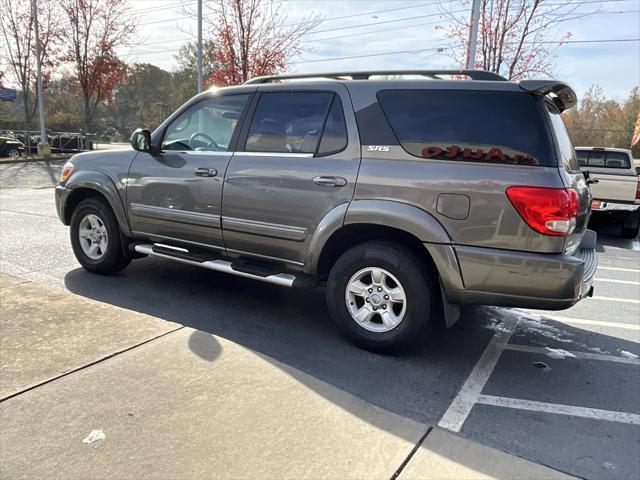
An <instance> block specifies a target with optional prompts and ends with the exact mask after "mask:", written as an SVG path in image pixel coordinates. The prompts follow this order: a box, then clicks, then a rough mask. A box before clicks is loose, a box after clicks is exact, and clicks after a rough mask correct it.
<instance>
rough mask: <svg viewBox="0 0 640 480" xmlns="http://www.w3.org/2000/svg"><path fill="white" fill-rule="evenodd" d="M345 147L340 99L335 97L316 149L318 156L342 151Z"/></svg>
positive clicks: (344, 130) (345, 138) (344, 131)
mask: <svg viewBox="0 0 640 480" xmlns="http://www.w3.org/2000/svg"><path fill="white" fill-rule="evenodd" d="M346 146H347V126H346V125H345V120H344V111H343V110H342V102H341V101H340V97H338V96H337V95H335V96H334V97H333V103H332V104H331V110H329V115H328V117H327V121H326V123H325V124H324V130H323V131H322V140H320V147H318V155H331V154H332V153H337V152H340V151H342V150H344V149H345V148H346Z"/></svg>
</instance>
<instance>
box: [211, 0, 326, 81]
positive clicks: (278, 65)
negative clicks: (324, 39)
mask: <svg viewBox="0 0 640 480" xmlns="http://www.w3.org/2000/svg"><path fill="white" fill-rule="evenodd" d="M213 3H214V4H215V7H214V13H213V15H212V17H211V18H210V19H209V23H210V24H211V25H212V26H213V43H214V45H215V51H214V59H215V63H216V64H217V69H216V70H214V72H213V73H212V75H211V78H210V79H209V82H208V83H212V84H215V85H235V84H239V83H243V82H245V81H247V80H248V79H249V78H252V77H257V76H262V75H273V74H276V73H278V72H280V71H282V70H283V69H284V68H285V66H286V64H287V61H288V60H289V59H290V58H291V57H292V56H293V55H296V54H298V53H300V52H301V51H302V49H301V46H300V37H301V36H302V35H303V34H304V33H306V32H307V31H309V30H310V29H312V28H314V27H315V26H316V25H317V23H318V21H317V19H315V18H314V17H309V18H306V19H303V20H302V21H301V22H300V23H298V24H296V25H289V26H286V25H285V20H286V16H285V15H283V13H282V11H281V9H280V5H279V4H276V3H274V2H273V1H271V0H215V1H214V2H213Z"/></svg>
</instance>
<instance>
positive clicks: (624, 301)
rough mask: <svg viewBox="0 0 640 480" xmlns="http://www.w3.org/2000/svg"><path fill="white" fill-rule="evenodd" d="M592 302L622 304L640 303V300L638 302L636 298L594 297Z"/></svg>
mask: <svg viewBox="0 0 640 480" xmlns="http://www.w3.org/2000/svg"><path fill="white" fill-rule="evenodd" d="M591 300H604V301H607V302H621V303H640V300H636V299H635V298H617V297H600V296H593V297H591Z"/></svg>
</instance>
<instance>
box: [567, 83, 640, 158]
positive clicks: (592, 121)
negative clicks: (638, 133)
mask: <svg viewBox="0 0 640 480" xmlns="http://www.w3.org/2000/svg"><path fill="white" fill-rule="evenodd" d="M639 114H640V87H635V88H633V90H631V92H630V93H629V96H628V97H627V98H626V99H625V100H624V101H623V102H622V103H620V102H617V101H615V100H612V99H609V98H606V97H605V95H604V93H603V91H602V88H600V87H599V86H593V87H591V88H590V89H589V90H587V92H586V93H585V94H584V95H583V97H582V98H581V99H580V102H579V103H578V106H577V108H573V109H571V110H570V111H568V112H566V113H565V114H563V118H564V121H565V124H566V125H567V129H568V130H569V134H570V135H571V141H572V142H573V144H574V145H585V146H595V147H617V148H627V149H628V148H630V145H631V137H632V136H633V130H634V127H635V122H636V120H637V118H638V115H639ZM633 152H634V155H635V156H640V144H637V145H636V146H635V148H634V149H633Z"/></svg>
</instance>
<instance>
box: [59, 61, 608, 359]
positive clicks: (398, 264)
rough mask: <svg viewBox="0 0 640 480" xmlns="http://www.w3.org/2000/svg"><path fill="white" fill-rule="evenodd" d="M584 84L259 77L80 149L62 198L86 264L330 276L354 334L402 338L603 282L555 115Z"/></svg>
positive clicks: (582, 187) (280, 277) (304, 278)
mask: <svg viewBox="0 0 640 480" xmlns="http://www.w3.org/2000/svg"><path fill="white" fill-rule="evenodd" d="M389 76H393V79H392V80H390V79H388V77H389ZM402 76H409V77H410V78H399V77H402ZM462 76H465V77H467V78H468V80H459V79H453V78H451V77H462ZM312 77H313V78H312ZM380 77H382V78H380ZM385 77H387V79H385ZM575 102H576V97H575V94H574V92H573V91H572V90H571V88H570V87H568V86H567V85H566V84H564V83H561V82H558V81H553V80H540V81H538V80H530V81H522V82H520V83H513V82H508V81H506V80H505V79H504V78H502V77H500V76H499V75H496V74H493V73H490V72H485V71H478V70H470V71H450V70H443V71H424V70H421V71H410V72H396V71H393V72H390V71H382V72H379V71H375V72H340V73H327V74H314V75H290V76H279V77H261V78H256V79H253V80H250V81H248V82H247V83H245V84H244V85H241V86H237V87H229V88H221V89H217V90H211V91H207V92H204V93H201V94H199V95H197V96H196V97H194V98H193V99H192V100H190V101H189V102H187V103H186V104H185V105H184V106H183V107H181V108H180V109H178V110H177V111H176V112H175V113H174V114H173V115H171V116H170V117H169V118H168V119H167V120H166V121H165V122H164V123H162V125H160V126H159V127H158V128H157V129H156V130H155V131H154V132H153V133H151V132H149V131H148V130H143V129H139V130H136V132H134V133H133V135H132V136H131V145H132V147H133V150H128V151H105V152H91V153H83V154H80V155H76V156H74V157H73V158H72V159H71V160H70V162H69V163H67V165H65V167H64V170H63V173H62V179H61V182H60V184H59V185H58V186H57V188H56V204H57V209H58V214H59V216H60V219H61V220H62V222H63V223H64V224H65V225H70V226H71V229H70V230H71V232H70V233H71V244H72V246H73V250H74V253H75V255H76V258H77V259H78V261H79V262H80V264H81V265H82V266H83V267H84V268H85V269H87V270H89V271H91V272H95V273H101V274H113V273H116V272H118V271H120V270H122V269H123V268H125V267H126V266H127V265H128V264H129V262H130V261H131V260H132V259H134V258H139V257H142V256H147V255H149V256H155V257H161V258H165V259H167V260H173V261H176V262H182V263H186V264H188V265H193V266H197V267H202V268H207V269H210V270H216V271H221V272H226V273H230V274H233V275H239V276H243V277H248V278H251V279H254V280H260V281H264V282H269V283H274V284H277V285H281V286H283V287H292V288H300V287H312V286H315V285H318V284H321V283H325V282H326V293H327V304H328V309H329V312H330V315H331V317H332V318H333V320H334V321H335V322H336V323H337V324H338V325H339V326H340V327H341V328H342V329H343V331H344V332H345V333H346V334H347V335H348V337H349V338H351V339H352V340H353V341H355V342H356V343H357V344H359V345H361V346H364V347H365V348H369V349H374V350H389V349H398V348H404V347H407V346H409V345H410V344H414V343H416V342H420V341H421V339H422V337H423V335H424V334H425V333H426V332H427V331H428V330H429V329H430V327H432V326H433V325H434V324H435V323H436V322H437V321H439V320H442V319H444V321H445V323H446V324H447V325H451V324H452V323H453V322H454V321H455V320H456V319H457V317H458V315H459V306H460V305H461V304H484V305H500V306H507V307H529V308H538V309H549V310H559V309H565V308H568V307H570V306H571V305H574V304H575V303H576V302H578V301H579V300H580V299H582V298H583V297H585V296H587V295H590V294H591V293H592V290H593V289H592V280H593V276H594V273H595V269H596V264H597V261H596V255H595V234H594V233H593V232H591V231H588V230H587V229H586V226H587V222H588V219H589V215H590V204H591V196H590V194H589V189H588V188H587V184H586V182H585V179H584V177H583V175H582V173H581V172H580V168H579V166H578V163H577V160H576V156H575V152H574V149H573V147H572V145H571V142H570V140H569V137H568V135H567V131H566V130H565V127H564V125H563V122H562V119H561V117H560V113H561V112H562V111H563V110H565V109H567V108H570V107H572V106H573V105H575Z"/></svg>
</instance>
